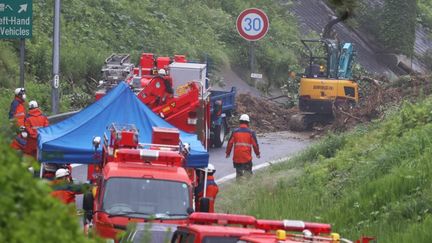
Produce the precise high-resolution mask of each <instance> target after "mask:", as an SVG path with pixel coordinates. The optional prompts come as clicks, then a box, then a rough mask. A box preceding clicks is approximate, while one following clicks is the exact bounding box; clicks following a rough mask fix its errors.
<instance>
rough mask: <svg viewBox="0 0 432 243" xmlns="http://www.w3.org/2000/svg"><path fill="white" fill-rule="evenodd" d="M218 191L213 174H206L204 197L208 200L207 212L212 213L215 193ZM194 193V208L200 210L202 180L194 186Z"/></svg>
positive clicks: (202, 192)
mask: <svg viewBox="0 0 432 243" xmlns="http://www.w3.org/2000/svg"><path fill="white" fill-rule="evenodd" d="M218 192H219V187H218V185H217V184H216V182H215V179H214V176H212V175H208V176H207V190H206V198H208V199H209V200H210V205H209V206H210V207H209V212H210V213H213V212H214V204H215V201H216V195H217V194H218ZM195 195H196V197H197V201H196V205H195V207H196V209H198V210H200V199H201V198H202V197H203V196H204V182H202V183H200V184H199V185H198V186H197V187H196V188H195Z"/></svg>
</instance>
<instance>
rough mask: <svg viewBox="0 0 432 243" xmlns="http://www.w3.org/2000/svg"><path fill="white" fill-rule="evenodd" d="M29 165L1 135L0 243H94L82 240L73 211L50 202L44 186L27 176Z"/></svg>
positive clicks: (51, 200)
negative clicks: (10, 147)
mask: <svg viewBox="0 0 432 243" xmlns="http://www.w3.org/2000/svg"><path fill="white" fill-rule="evenodd" d="M30 164H31V160H29V159H26V158H23V157H19V156H18V155H17V153H16V152H15V151H13V150H11V149H9V146H8V144H7V142H6V141H5V139H4V136H3V134H1V136H0V191H1V192H2V196H1V197H0V242H94V241H93V240H92V239H88V238H86V237H85V236H84V234H83V231H82V229H81V228H80V227H79V224H78V217H77V216H76V212H75V209H74V208H73V207H67V206H66V205H63V204H62V203H60V202H59V201H57V200H56V199H54V198H52V197H51V196H50V195H49V193H50V191H51V189H50V187H49V186H48V184H47V182H45V181H42V180H39V179H35V178H33V176H32V174H31V173H29V172H28V170H27V167H28V166H29V165H30ZM74 215H75V217H74Z"/></svg>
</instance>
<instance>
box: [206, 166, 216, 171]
mask: <svg viewBox="0 0 432 243" xmlns="http://www.w3.org/2000/svg"><path fill="white" fill-rule="evenodd" d="M215 171H216V168H215V167H214V165H213V164H208V166H207V172H209V173H214V172H215Z"/></svg>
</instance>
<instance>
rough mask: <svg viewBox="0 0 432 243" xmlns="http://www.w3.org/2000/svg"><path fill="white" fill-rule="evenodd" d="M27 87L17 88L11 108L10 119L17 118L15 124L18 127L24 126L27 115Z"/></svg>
mask: <svg viewBox="0 0 432 243" xmlns="http://www.w3.org/2000/svg"><path fill="white" fill-rule="evenodd" d="M25 99H26V94H25V89H24V88H17V89H15V98H14V100H13V101H12V103H11V105H10V109H9V120H11V121H12V120H15V124H16V125H17V126H18V127H21V126H24V120H25V116H26V108H25V105H24V104H25Z"/></svg>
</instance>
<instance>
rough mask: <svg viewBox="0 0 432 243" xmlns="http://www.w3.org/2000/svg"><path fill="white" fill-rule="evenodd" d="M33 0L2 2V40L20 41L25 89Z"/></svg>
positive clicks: (21, 76)
mask: <svg viewBox="0 0 432 243" xmlns="http://www.w3.org/2000/svg"><path fill="white" fill-rule="evenodd" d="M32 27H33V3H32V0H0V39H20V87H24V58H25V39H27V38H31V37H32Z"/></svg>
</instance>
